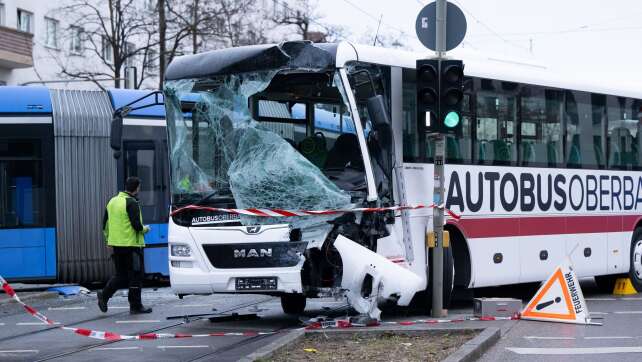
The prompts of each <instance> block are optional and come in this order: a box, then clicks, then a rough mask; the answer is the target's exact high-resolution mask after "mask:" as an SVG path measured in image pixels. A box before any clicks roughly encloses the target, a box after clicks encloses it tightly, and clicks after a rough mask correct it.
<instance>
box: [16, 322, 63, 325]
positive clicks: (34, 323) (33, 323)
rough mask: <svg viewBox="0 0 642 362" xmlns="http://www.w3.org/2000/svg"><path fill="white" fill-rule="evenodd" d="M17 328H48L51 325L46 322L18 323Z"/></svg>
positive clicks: (56, 323)
mask: <svg viewBox="0 0 642 362" xmlns="http://www.w3.org/2000/svg"><path fill="white" fill-rule="evenodd" d="M53 324H55V325H59V324H60V323H58V322H54V323H53ZM16 325H17V326H48V325H50V324H47V323H45V322H19V323H16Z"/></svg>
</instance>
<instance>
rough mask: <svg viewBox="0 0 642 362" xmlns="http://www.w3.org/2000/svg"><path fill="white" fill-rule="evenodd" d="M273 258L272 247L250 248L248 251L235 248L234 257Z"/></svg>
mask: <svg viewBox="0 0 642 362" xmlns="http://www.w3.org/2000/svg"><path fill="white" fill-rule="evenodd" d="M265 257H267V258H271V257H272V248H267V249H259V251H256V249H250V250H248V251H247V252H246V251H245V249H234V259H238V258H265Z"/></svg>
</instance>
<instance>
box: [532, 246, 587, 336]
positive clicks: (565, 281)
mask: <svg viewBox="0 0 642 362" xmlns="http://www.w3.org/2000/svg"><path fill="white" fill-rule="evenodd" d="M521 318H522V319H532V320H539V321H550V322H565V323H576V324H590V323H591V320H590V318H589V313H588V310H587V308H586V301H584V295H583V294H582V289H580V284H579V282H578V280H577V276H576V275H575V272H574V271H573V266H572V265H571V261H570V260H569V258H568V257H567V258H566V259H565V260H564V261H563V262H562V264H560V265H559V266H558V267H557V268H555V271H554V272H553V275H551V276H550V278H548V280H546V282H545V283H544V284H543V285H542V286H541V287H540V288H539V290H538V291H537V293H535V296H534V297H533V299H531V301H530V302H528V304H527V305H526V308H524V310H523V311H522V315H521Z"/></svg>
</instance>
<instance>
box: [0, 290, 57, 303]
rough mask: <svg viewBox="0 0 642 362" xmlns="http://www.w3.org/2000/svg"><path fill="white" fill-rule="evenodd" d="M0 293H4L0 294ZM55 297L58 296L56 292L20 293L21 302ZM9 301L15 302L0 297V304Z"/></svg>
mask: <svg viewBox="0 0 642 362" xmlns="http://www.w3.org/2000/svg"><path fill="white" fill-rule="evenodd" d="M0 295H6V294H0ZM56 297H58V292H39V293H33V294H24V295H22V294H21V295H20V299H21V300H22V301H23V302H27V301H33V300H40V299H52V298H56ZM9 303H15V301H14V300H13V299H12V298H9V297H7V298H6V299H0V305H5V304H9Z"/></svg>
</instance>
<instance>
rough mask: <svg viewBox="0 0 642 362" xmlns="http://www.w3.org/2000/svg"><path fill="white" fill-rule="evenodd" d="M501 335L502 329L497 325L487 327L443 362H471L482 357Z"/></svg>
mask: <svg viewBox="0 0 642 362" xmlns="http://www.w3.org/2000/svg"><path fill="white" fill-rule="evenodd" d="M500 337H501V330H500V329H499V328H496V327H488V328H485V329H484V330H483V331H482V332H481V333H480V334H479V335H478V336H477V337H475V338H473V339H471V340H470V341H468V342H466V343H464V345H462V346H461V347H459V349H458V350H456V351H455V353H453V354H451V355H450V356H448V358H446V359H445V360H443V361H442V362H470V361H475V360H477V359H478V358H479V357H481V355H482V354H484V352H486V351H487V350H488V349H489V348H490V347H492V346H493V345H494V344H495V343H497V341H499V338H500Z"/></svg>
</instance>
